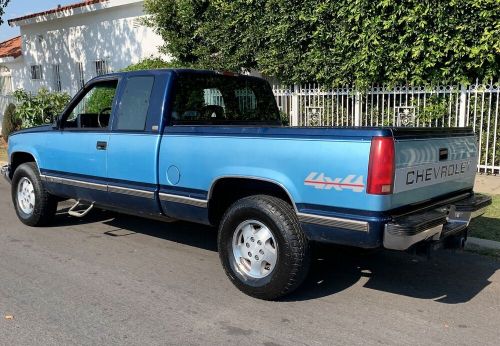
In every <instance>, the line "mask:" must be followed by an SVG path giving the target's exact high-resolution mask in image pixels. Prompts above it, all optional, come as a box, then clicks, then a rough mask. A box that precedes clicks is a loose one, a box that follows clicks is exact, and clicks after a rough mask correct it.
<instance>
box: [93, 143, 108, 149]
mask: <svg viewBox="0 0 500 346" xmlns="http://www.w3.org/2000/svg"><path fill="white" fill-rule="evenodd" d="M95 147H96V149H97V150H106V149H107V148H108V142H104V141H98V142H97V144H96V146H95Z"/></svg>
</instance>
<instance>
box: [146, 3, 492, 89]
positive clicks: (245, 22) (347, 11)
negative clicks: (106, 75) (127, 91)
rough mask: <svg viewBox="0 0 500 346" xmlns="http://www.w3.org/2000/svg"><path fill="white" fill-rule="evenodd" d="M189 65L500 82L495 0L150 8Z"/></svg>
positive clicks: (321, 75) (332, 77)
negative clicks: (491, 79) (478, 79)
mask: <svg viewBox="0 0 500 346" xmlns="http://www.w3.org/2000/svg"><path fill="white" fill-rule="evenodd" d="M145 9H146V12H147V13H148V14H150V16H149V17H148V19H147V20H146V23H147V25H149V26H151V27H153V28H154V29H155V30H156V32H157V33H158V34H160V35H161V36H162V37H163V39H164V41H165V45H164V46H163V47H162V50H163V51H164V52H165V53H168V54H170V55H172V56H173V57H174V58H175V59H177V60H179V61H180V62H181V63H184V64H187V65H188V66H194V67H203V68H214V69H226V70H235V71H239V70H240V69H242V68H243V69H247V70H249V69H257V70H259V71H261V72H262V73H264V74H265V75H268V76H274V77H276V78H278V79H279V80H281V81H282V82H284V83H301V82H307V81H317V82H319V83H321V84H323V85H345V84H352V83H356V84H357V86H360V87H366V86H368V85H370V84H371V83H380V84H381V83H386V84H400V83H404V84H407V83H409V84H415V85H421V84H427V83H433V82H440V83H450V84H451V83H465V82H466V81H472V80H474V79H475V78H476V77H478V78H480V79H483V78H485V79H486V78H487V79H489V78H492V77H494V78H496V77H498V76H499V74H500V72H499V71H500V25H499V21H498V18H499V17H500V1H498V0H460V1H456V0H453V1H421V0H409V1H395V0H376V1H372V0H356V1H352V0H330V1H324V0H303V1H284V0H263V1H248V0H205V1H198V0H146V1H145Z"/></svg>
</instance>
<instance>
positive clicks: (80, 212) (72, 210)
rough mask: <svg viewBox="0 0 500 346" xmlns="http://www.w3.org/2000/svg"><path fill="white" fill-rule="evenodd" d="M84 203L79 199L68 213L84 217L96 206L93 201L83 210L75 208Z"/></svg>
mask: <svg viewBox="0 0 500 346" xmlns="http://www.w3.org/2000/svg"><path fill="white" fill-rule="evenodd" d="M82 204H83V203H82V202H81V201H77V202H76V203H75V205H73V206H72V207H71V208H70V209H69V210H68V214H69V215H71V216H74V217H84V216H85V215H87V214H88V213H89V212H90V211H91V210H92V208H94V202H92V204H90V205H89V206H88V207H87V209H82V210H75V209H76V208H77V207H78V206H80V205H82Z"/></svg>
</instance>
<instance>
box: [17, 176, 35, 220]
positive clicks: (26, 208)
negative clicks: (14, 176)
mask: <svg viewBox="0 0 500 346" xmlns="http://www.w3.org/2000/svg"><path fill="white" fill-rule="evenodd" d="M17 204H18V205H19V208H20V209H21V211H22V212H23V213H25V214H27V215H31V214H32V213H33V210H34V209H35V189H34V188H33V183H32V182H31V181H30V180H29V179H28V178H26V177H22V178H21V179H20V180H19V183H18V184H17Z"/></svg>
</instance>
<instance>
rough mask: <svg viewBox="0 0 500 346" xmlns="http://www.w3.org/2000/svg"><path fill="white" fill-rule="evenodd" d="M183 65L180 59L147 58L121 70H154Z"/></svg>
mask: <svg viewBox="0 0 500 346" xmlns="http://www.w3.org/2000/svg"><path fill="white" fill-rule="evenodd" d="M177 67H182V64H181V63H180V62H178V61H169V62H166V61H164V60H162V59H160V58H153V57H151V58H146V59H143V60H141V61H139V62H138V63H137V64H132V65H130V66H127V67H125V68H124V69H122V70H121V71H124V72H126V71H139V70H154V69H161V68H177Z"/></svg>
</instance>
